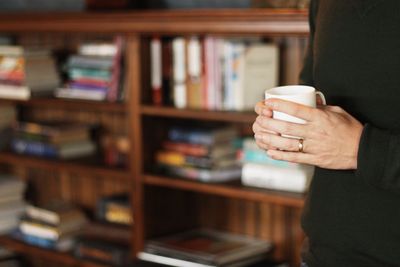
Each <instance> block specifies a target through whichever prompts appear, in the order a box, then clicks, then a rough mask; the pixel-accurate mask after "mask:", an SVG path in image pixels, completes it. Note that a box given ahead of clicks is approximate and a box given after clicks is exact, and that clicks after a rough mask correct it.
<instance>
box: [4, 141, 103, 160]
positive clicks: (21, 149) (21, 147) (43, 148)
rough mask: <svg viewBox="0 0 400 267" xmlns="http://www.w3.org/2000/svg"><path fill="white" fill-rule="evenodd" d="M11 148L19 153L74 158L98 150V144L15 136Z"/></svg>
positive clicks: (91, 153)
mask: <svg viewBox="0 0 400 267" xmlns="http://www.w3.org/2000/svg"><path fill="white" fill-rule="evenodd" d="M11 148H12V150H13V151H14V152H15V153H18V154H24V155H31V156H38V157H47V158H57V159H74V158H78V157H84V156H89V155H93V154H94V152H95V151H96V145H95V144H94V143H93V142H92V141H90V140H83V141H78V142H72V143H66V144H63V145H52V144H48V143H45V142H38V141H27V140H24V139H19V138H13V140H12V142H11Z"/></svg>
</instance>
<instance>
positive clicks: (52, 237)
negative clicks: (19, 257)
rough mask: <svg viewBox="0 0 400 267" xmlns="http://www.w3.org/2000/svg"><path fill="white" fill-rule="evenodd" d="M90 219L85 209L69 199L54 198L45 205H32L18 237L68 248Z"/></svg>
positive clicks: (27, 210)
mask: <svg viewBox="0 0 400 267" xmlns="http://www.w3.org/2000/svg"><path fill="white" fill-rule="evenodd" d="M86 222H87V221H86V217H85V215H84V214H83V213H82V211H81V210H79V209H78V208H76V207H74V206H72V205H70V204H68V203H65V202H58V201H57V202H51V203H49V204H48V205H47V206H44V207H37V206H31V205H28V207H27V209H26V214H25V216H24V217H23V218H22V219H21V221H20V224H19V229H18V231H16V232H15V233H14V237H16V238H17V239H20V240H22V241H24V242H26V243H28V244H31V245H35V246H40V247H44V248H48V249H55V250H60V251H67V250H70V249H71V248H72V247H73V245H74V244H75V241H76V237H77V235H78V234H79V232H80V230H81V229H82V228H83V227H84V225H85V224H86Z"/></svg>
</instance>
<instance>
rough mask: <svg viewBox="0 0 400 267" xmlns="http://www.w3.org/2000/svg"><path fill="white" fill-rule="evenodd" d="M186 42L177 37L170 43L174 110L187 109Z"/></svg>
mask: <svg viewBox="0 0 400 267" xmlns="http://www.w3.org/2000/svg"><path fill="white" fill-rule="evenodd" d="M185 51H186V40H185V39H184V38H182V37H177V38H175V39H173V41H172V56H173V61H172V62H173V64H172V65H173V99H174V106H175V107H176V108H186V107H187V88H186V53H185Z"/></svg>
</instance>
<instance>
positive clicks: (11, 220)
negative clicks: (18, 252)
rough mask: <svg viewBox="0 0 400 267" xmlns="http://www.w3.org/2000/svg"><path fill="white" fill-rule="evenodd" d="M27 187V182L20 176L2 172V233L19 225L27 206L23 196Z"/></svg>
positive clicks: (0, 192) (0, 183) (0, 177)
mask: <svg viewBox="0 0 400 267" xmlns="http://www.w3.org/2000/svg"><path fill="white" fill-rule="evenodd" d="M25 187H26V184H25V183H24V182H23V181H21V180H19V179H18V178H16V177H14V176H11V175H2V174H0V234H5V233H8V232H10V231H12V230H14V229H15V228H16V227H18V224H19V219H20V217H21V215H22V214H23V213H24V212H25V208H26V203H25V201H24V197H23V194H24V191H25Z"/></svg>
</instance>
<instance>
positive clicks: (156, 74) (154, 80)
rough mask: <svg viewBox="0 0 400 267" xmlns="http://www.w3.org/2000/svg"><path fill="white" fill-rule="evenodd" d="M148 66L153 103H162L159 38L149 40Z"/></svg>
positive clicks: (161, 62) (161, 63)
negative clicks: (149, 63)
mask: <svg viewBox="0 0 400 267" xmlns="http://www.w3.org/2000/svg"><path fill="white" fill-rule="evenodd" d="M150 62H151V65H150V68H151V89H152V100H153V104H155V105H161V104H162V100H163V99H162V85H163V84H162V79H163V77H162V65H163V61H162V43H161V38H159V37H153V39H152V40H151V42H150Z"/></svg>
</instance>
